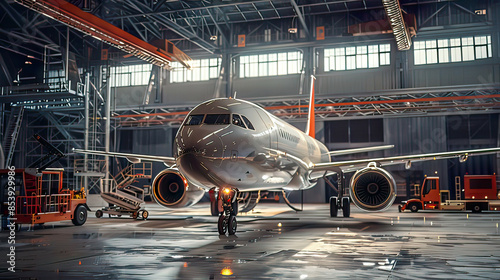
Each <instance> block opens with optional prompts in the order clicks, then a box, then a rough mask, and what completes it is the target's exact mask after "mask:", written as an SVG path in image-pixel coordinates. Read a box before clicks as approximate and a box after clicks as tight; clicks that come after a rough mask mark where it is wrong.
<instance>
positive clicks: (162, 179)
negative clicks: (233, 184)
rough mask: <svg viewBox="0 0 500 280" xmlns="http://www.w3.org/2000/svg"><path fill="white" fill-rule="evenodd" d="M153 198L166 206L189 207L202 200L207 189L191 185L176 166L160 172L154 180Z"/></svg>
mask: <svg viewBox="0 0 500 280" xmlns="http://www.w3.org/2000/svg"><path fill="white" fill-rule="evenodd" d="M152 189H153V198H154V200H155V201H156V202H157V203H158V204H160V205H162V206H165V207H169V208H181V207H189V206H192V205H194V204H196V203H197V202H198V201H200V200H201V198H202V197H203V194H204V193H205V191H204V190H203V189H201V188H198V187H196V186H193V185H190V184H189V183H188V181H187V180H186V178H185V177H184V176H183V175H182V174H181V173H180V172H179V170H177V169H174V168H169V169H165V170H163V171H162V172H160V173H159V174H158V175H157V176H156V177H155V179H154V181H153V187H152Z"/></svg>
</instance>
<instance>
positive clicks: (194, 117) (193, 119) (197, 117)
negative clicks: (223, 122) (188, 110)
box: [185, 115, 205, 125]
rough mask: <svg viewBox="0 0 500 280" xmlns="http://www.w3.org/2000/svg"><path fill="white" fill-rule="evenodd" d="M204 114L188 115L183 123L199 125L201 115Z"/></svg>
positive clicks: (201, 118) (201, 119)
mask: <svg viewBox="0 0 500 280" xmlns="http://www.w3.org/2000/svg"><path fill="white" fill-rule="evenodd" d="M204 116H205V115H191V116H188V119H187V121H186V124H185V125H200V124H201V122H202V121H203V117H204Z"/></svg>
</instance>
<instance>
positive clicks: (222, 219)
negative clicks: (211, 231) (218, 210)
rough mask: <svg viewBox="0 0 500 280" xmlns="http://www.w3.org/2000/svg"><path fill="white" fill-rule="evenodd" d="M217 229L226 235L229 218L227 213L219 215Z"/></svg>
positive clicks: (220, 233)
mask: <svg viewBox="0 0 500 280" xmlns="http://www.w3.org/2000/svg"><path fill="white" fill-rule="evenodd" d="M217 229H218V230H219V235H226V232H227V219H226V215H224V214H221V215H220V216H219V222H218V224H217Z"/></svg>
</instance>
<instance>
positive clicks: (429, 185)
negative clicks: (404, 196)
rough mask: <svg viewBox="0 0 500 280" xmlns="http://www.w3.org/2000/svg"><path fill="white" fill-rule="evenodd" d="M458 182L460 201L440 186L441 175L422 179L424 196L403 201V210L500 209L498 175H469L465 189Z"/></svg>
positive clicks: (400, 209)
mask: <svg viewBox="0 0 500 280" xmlns="http://www.w3.org/2000/svg"><path fill="white" fill-rule="evenodd" d="M458 178H459V177H458ZM456 185H457V186H456V187H457V194H456V196H457V197H456V200H450V191H449V190H441V189H440V181H439V177H426V178H425V179H424V181H423V182H422V189H421V191H420V197H418V198H412V199H409V200H408V201H403V202H401V205H399V211H400V212H402V211H404V210H410V211H412V212H417V211H418V210H461V211H465V210H472V212H481V211H483V210H490V211H500V192H499V190H498V189H497V183H496V175H465V176H464V186H463V189H461V186H460V181H459V180H456ZM462 190H463V195H462Z"/></svg>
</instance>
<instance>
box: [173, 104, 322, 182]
mask: <svg viewBox="0 0 500 280" xmlns="http://www.w3.org/2000/svg"><path fill="white" fill-rule="evenodd" d="M175 145H176V149H175V157H176V163H177V167H178V168H179V171H180V172H181V173H182V174H183V175H184V176H185V177H186V179H187V180H188V181H189V183H191V184H193V185H195V186H198V187H202V188H205V189H210V188H212V187H225V186H228V187H233V188H237V189H238V190H239V191H254V190H262V189H267V190H273V189H282V188H284V189H290V190H300V189H307V188H311V187H313V186H314V185H315V182H316V180H315V179H317V178H315V177H314V176H311V174H309V173H308V171H307V170H306V168H305V167H307V166H311V165H312V164H314V163H323V162H330V156H329V154H328V150H327V148H326V147H325V145H323V144H322V143H321V142H319V141H317V140H316V139H314V138H312V137H310V136H309V135H307V134H305V133H304V132H302V131H300V130H299V129H297V128H295V127H293V126H292V125H290V124H288V123H286V122H284V121H282V120H280V119H278V118H276V117H275V116H273V115H271V114H270V113H268V112H267V111H266V110H265V109H263V108H261V107H259V106H257V105H255V104H253V103H250V102H247V101H243V100H239V99H231V98H229V99H225V98H224V99H213V100H209V101H207V102H204V103H202V104H200V105H198V106H197V107H195V108H194V109H193V110H192V111H191V112H190V113H189V114H188V115H187V117H186V118H185V120H184V122H183V124H182V125H181V127H180V128H179V131H178V133H177V135H176V139H175ZM302 166H303V167H304V168H303V167H302Z"/></svg>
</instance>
